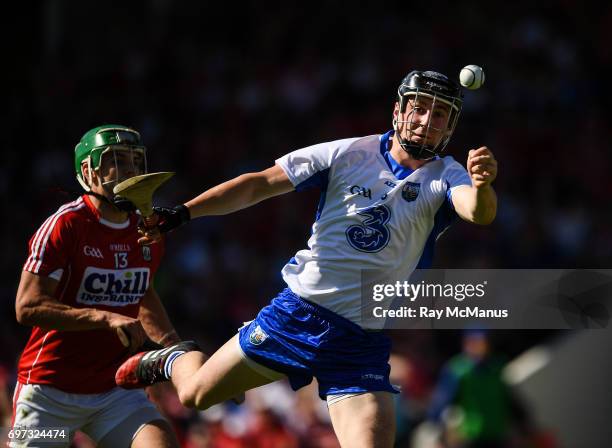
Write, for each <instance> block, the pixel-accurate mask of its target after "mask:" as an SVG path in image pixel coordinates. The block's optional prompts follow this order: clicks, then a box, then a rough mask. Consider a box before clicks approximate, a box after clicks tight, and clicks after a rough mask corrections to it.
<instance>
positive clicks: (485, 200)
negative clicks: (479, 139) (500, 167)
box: [452, 146, 497, 225]
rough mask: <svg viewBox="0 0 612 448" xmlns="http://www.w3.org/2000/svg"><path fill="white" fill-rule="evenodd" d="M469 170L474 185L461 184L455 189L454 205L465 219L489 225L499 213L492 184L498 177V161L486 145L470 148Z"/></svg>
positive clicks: (453, 194)
mask: <svg viewBox="0 0 612 448" xmlns="http://www.w3.org/2000/svg"><path fill="white" fill-rule="evenodd" d="M467 171H468V174H469V175H470V178H471V179H472V186H471V187H468V186H460V187H457V188H455V189H454V190H453V193H452V197H453V205H454V207H455V211H456V212H457V214H458V215H459V216H460V217H461V218H462V219H463V220H465V221H468V222H472V223H474V224H482V225H487V224H490V223H491V222H493V220H494V219H495V215H496V214H497V195H496V194H495V190H494V189H493V187H492V186H491V184H492V182H493V181H494V180H495V178H496V177H497V161H496V160H495V157H494V156H493V153H492V152H491V150H489V148H487V147H486V146H482V147H480V148H478V149H472V150H470V152H469V154H468V160H467Z"/></svg>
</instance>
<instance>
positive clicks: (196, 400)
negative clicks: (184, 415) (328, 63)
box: [176, 385, 215, 411]
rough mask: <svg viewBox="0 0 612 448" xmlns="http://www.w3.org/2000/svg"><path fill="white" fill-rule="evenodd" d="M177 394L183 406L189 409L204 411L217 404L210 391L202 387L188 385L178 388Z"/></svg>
mask: <svg viewBox="0 0 612 448" xmlns="http://www.w3.org/2000/svg"><path fill="white" fill-rule="evenodd" d="M176 392H177V395H178V398H179V401H180V402H181V404H182V405H183V406H185V407H187V408H193V409H198V410H200V411H203V410H205V409H208V408H209V407H211V406H212V405H213V404H215V401H213V400H212V399H211V397H210V393H209V391H208V390H207V389H205V388H202V387H197V386H195V385H187V386H184V387H179V388H177V391H176Z"/></svg>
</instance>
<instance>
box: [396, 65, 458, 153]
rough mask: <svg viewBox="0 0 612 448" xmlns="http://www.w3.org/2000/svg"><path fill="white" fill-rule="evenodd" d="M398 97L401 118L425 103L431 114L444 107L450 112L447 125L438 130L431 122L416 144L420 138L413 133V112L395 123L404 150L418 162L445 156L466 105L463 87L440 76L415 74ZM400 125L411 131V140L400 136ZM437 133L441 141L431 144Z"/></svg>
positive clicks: (404, 82)
mask: <svg viewBox="0 0 612 448" xmlns="http://www.w3.org/2000/svg"><path fill="white" fill-rule="evenodd" d="M397 96H398V103H399V109H400V113H401V114H404V113H405V112H406V109H407V107H408V105H409V104H410V107H411V108H412V109H413V108H414V106H415V105H418V104H422V103H424V102H425V103H426V104H427V108H428V109H431V111H434V110H436V108H437V107H444V108H447V109H448V110H449V113H448V115H447V118H446V123H445V124H444V126H443V127H441V128H436V127H434V126H433V125H432V119H431V118H430V120H429V121H428V123H427V126H426V127H425V130H424V135H423V132H421V133H419V134H418V135H419V137H420V140H421V141H420V142H414V141H412V137H413V136H414V135H417V134H416V133H415V132H414V131H413V129H414V128H415V125H414V111H413V110H411V111H410V112H409V114H408V117H407V119H404V120H400V119H399V117H398V118H396V119H394V120H393V130H394V131H395V135H396V136H397V139H398V141H399V144H400V146H401V147H402V149H403V150H404V151H406V152H407V153H409V154H410V155H411V156H412V157H413V158H415V159H418V160H421V159H430V158H432V157H435V156H436V155H439V154H441V153H442V152H443V151H444V148H445V147H446V145H447V144H448V142H449V141H450V138H451V137H452V135H453V132H454V131H455V127H456V126H457V121H458V120H459V114H460V113H461V107H462V105H463V93H462V91H461V87H460V86H459V85H458V84H457V83H455V82H453V81H451V80H450V79H448V78H447V77H446V76H444V75H443V74H441V73H438V72H432V71H425V72H421V71H412V72H410V73H409V74H408V75H407V76H406V77H405V78H404V79H403V80H402V83H401V84H400V86H399V88H398V89H397ZM400 125H403V126H405V127H407V129H408V136H407V137H408V138H402V136H401V135H400V129H399V128H400V127H401V126H400ZM434 133H439V134H441V137H440V139H439V141H438V142H436V143H435V144H433V145H432V144H429V143H427V142H428V138H429V136H430V135H431V134H434Z"/></svg>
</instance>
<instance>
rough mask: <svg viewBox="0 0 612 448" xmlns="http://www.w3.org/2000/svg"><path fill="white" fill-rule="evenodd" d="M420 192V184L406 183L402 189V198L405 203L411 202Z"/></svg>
mask: <svg viewBox="0 0 612 448" xmlns="http://www.w3.org/2000/svg"><path fill="white" fill-rule="evenodd" d="M420 191H421V184H418V183H415V182H406V185H404V187H403V188H402V197H403V198H404V200H406V201H407V202H412V201H414V200H416V198H418V197H419V192H420Z"/></svg>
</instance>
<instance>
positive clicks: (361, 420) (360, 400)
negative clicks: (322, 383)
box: [329, 392, 395, 448]
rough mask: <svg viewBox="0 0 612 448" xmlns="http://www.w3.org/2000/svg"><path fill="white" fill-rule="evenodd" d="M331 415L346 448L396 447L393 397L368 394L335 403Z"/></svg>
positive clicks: (331, 405) (340, 439) (380, 393)
mask: <svg viewBox="0 0 612 448" xmlns="http://www.w3.org/2000/svg"><path fill="white" fill-rule="evenodd" d="M329 397H333V396H329ZM329 414H330V416H331V421H332V425H333V427H334V431H335V432H336V436H337V437H338V440H339V441H340V445H341V446H342V447H350V448H391V447H393V443H394V442H395V412H394V408H393V394H391V393H389V392H368V393H363V394H358V395H352V396H349V397H348V398H345V399H342V400H339V401H335V402H334V401H331V404H330V405H329Z"/></svg>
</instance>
